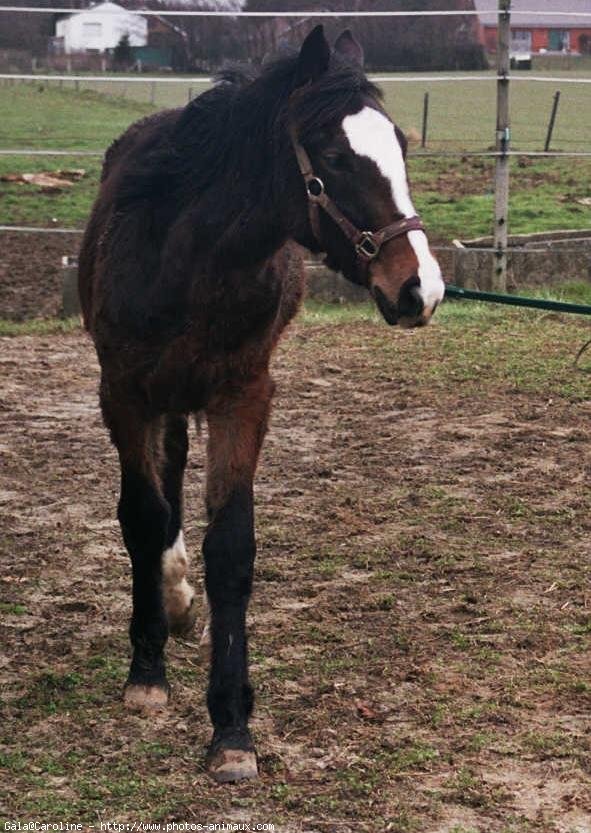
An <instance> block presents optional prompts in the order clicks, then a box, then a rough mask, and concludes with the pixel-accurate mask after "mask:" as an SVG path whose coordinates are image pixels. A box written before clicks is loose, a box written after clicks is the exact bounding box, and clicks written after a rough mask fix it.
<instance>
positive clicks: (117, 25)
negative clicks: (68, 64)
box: [55, 0, 148, 55]
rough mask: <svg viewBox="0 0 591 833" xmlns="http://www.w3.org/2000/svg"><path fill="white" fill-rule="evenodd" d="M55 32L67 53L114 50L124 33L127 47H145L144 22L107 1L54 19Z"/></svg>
mask: <svg viewBox="0 0 591 833" xmlns="http://www.w3.org/2000/svg"><path fill="white" fill-rule="evenodd" d="M55 34H56V37H57V38H59V39H60V40H61V42H62V44H63V51H64V52H65V53H66V54H68V55H69V54H71V53H72V52H88V51H91V52H104V51H105V50H106V49H114V48H115V47H116V46H117V44H118V43H119V41H120V40H121V37H122V35H125V34H127V35H129V44H130V46H145V45H146V44H147V42H148V21H147V20H146V18H145V17H142V16H141V15H139V14H132V13H131V12H128V11H127V9H124V8H123V6H119V5H118V4H117V3H111V2H110V0H107V2H105V3H99V4H98V5H96V6H93V7H92V8H90V9H86V10H85V11H83V12H77V13H76V14H71V15H69V17H65V18H63V19H62V20H58V22H57V24H56V27H55ZM62 39H63V40H62Z"/></svg>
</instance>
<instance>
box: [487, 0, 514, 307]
mask: <svg viewBox="0 0 591 833" xmlns="http://www.w3.org/2000/svg"><path fill="white" fill-rule="evenodd" d="M510 41H511V0H499V20H498V30H497V134H496V142H495V148H496V151H497V154H498V155H497V157H496V167H495V226H494V247H495V253H494V258H493V269H492V281H491V288H492V289H493V290H495V291H498V292H505V291H506V289H507V243H508V239H509V230H508V220H509V156H508V150H509V145H510V141H511V128H510V123H509V45H510Z"/></svg>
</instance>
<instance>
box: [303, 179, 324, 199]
mask: <svg viewBox="0 0 591 833" xmlns="http://www.w3.org/2000/svg"><path fill="white" fill-rule="evenodd" d="M306 190H307V191H308V196H309V197H310V199H311V200H314V199H318V197H321V196H322V194H324V182H323V181H322V180H321V179H320V177H318V176H313V177H310V179H307V180H306Z"/></svg>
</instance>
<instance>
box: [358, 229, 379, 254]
mask: <svg viewBox="0 0 591 833" xmlns="http://www.w3.org/2000/svg"><path fill="white" fill-rule="evenodd" d="M355 251H356V252H357V254H358V255H359V256H360V257H364V258H365V259H366V260H373V259H374V257H377V256H378V254H379V253H380V247H379V244H378V243H377V242H376V239H375V237H374V235H373V233H372V232H371V231H362V232H361V237H360V238H359V240H358V241H357V243H356V244H355Z"/></svg>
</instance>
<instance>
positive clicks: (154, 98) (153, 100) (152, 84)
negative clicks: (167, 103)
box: [150, 81, 156, 107]
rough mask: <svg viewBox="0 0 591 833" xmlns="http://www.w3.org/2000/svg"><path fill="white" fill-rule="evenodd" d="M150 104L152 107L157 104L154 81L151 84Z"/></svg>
mask: <svg viewBox="0 0 591 833" xmlns="http://www.w3.org/2000/svg"><path fill="white" fill-rule="evenodd" d="M150 104H151V105H152V107H153V106H154V105H155V104H156V82H155V81H152V83H151V84H150Z"/></svg>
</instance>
